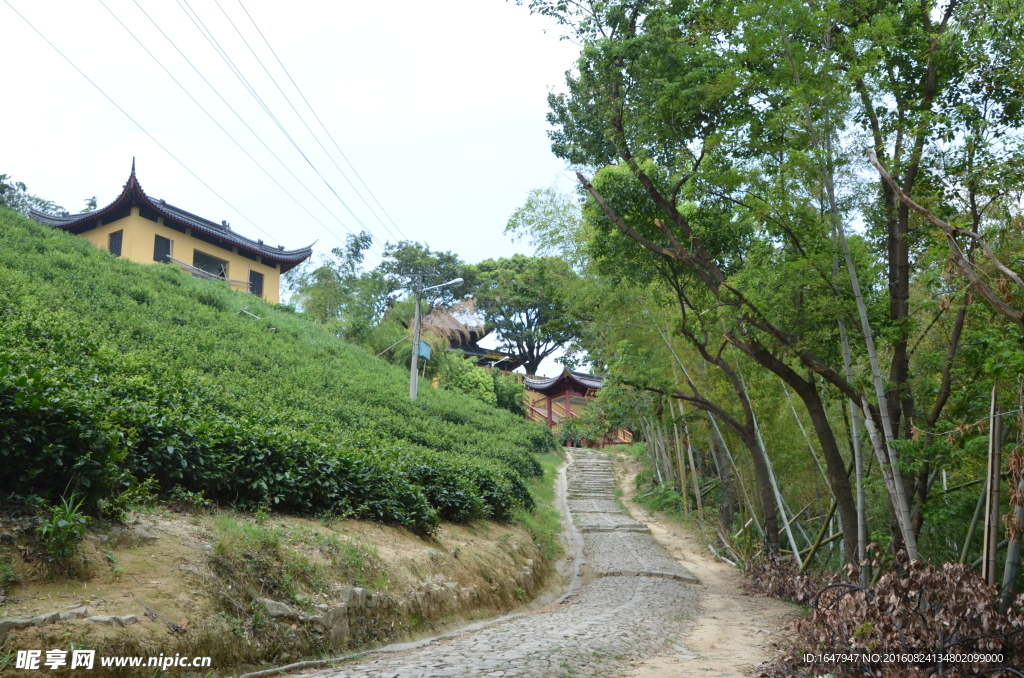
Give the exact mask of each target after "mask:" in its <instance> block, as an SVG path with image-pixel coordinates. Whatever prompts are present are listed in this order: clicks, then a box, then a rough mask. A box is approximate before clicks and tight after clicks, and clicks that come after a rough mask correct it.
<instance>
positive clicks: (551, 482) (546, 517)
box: [514, 451, 565, 563]
mask: <svg viewBox="0 0 1024 678" xmlns="http://www.w3.org/2000/svg"><path fill="white" fill-rule="evenodd" d="M537 460H538V461H539V462H540V465H541V468H542V469H543V470H544V471H543V474H542V475H541V476H540V477H539V478H533V479H531V481H530V483H529V487H530V492H531V494H533V496H534V499H535V502H536V504H535V506H534V509H533V511H525V510H519V511H517V512H516V513H515V515H514V519H515V521H516V522H517V523H518V524H519V525H521V526H522V527H523V528H524V529H526V531H527V532H529V533H530V536H531V537H533V541H534V542H535V543H536V544H537V547H538V548H539V549H540V552H541V554H542V555H543V556H544V558H545V560H547V561H548V562H549V563H553V562H555V561H556V560H558V559H559V558H561V557H562V556H563V555H565V547H564V546H563V545H562V538H561V535H562V514H561V513H560V512H559V510H558V509H557V508H555V480H556V478H557V477H558V467H559V466H561V464H562V461H563V460H564V457H563V456H562V454H561V452H560V451H559V452H548V453H546V454H542V455H538V456H537Z"/></svg>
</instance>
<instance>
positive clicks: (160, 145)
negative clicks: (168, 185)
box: [3, 0, 280, 244]
mask: <svg viewBox="0 0 1024 678" xmlns="http://www.w3.org/2000/svg"><path fill="white" fill-rule="evenodd" d="M3 2H4V4H6V5H7V6H8V7H10V8H11V11H12V12H14V13H15V14H17V15H18V17H19V18H20V19H21V20H22V21H24V22H25V23H26V24H27V25H28V27H29V28H31V29H32V30H33V31H35V32H36V34H37V35H38V36H39V37H40V38H42V39H43V41H44V42H45V43H46V44H47V45H49V46H50V47H52V48H53V50H54V51H55V52H57V54H59V55H60V56H61V58H62V59H64V61H66V62H68V64H69V65H70V66H71V67H72V68H74V69H75V70H76V71H78V74H79V75H81V76H82V77H83V78H85V79H86V80H87V81H88V83H89V84H90V85H92V86H93V87H94V88H95V89H96V91H97V92H99V93H100V94H102V95H103V97H104V98H105V99H106V100H107V101H109V102H110V103H111V104H113V105H114V107H115V108H116V109H117V110H119V111H121V113H123V114H124V116H125V117H126V118H128V119H129V120H131V121H132V124H134V125H135V126H136V127H138V128H139V130H140V131H141V132H142V133H143V134H145V135H146V136H147V137H149V139H150V140H151V141H152V142H153V143H154V144H156V145H157V146H159V147H160V149H161V150H162V151H163V152H164V153H166V154H167V155H169V156H170V157H171V159H172V160H174V161H175V162H176V163H178V164H179V165H181V167H182V169H184V170H185V171H186V172H188V173H189V174H191V175H192V177H193V178H194V179H195V180H196V181H198V182H199V183H201V184H202V185H203V186H205V187H206V188H207V189H208V190H209V191H210V192H211V193H213V194H214V195H215V196H217V197H218V198H220V200H221V201H222V202H223V203H224V204H225V205H227V206H228V207H230V208H231V209H232V210H234V211H235V212H237V213H238V215H239V216H241V217H242V218H243V219H245V220H246V221H248V222H249V223H250V224H252V225H253V226H254V227H255V228H256V229H257V230H259V232H260V233H262V234H263V235H265V236H267V237H268V238H270V239H271V240H273V241H274V242H279V241H278V240H277V238H275V237H274V236H272V235H270V234H269V233H267V232H266V231H265V230H264V229H263V228H262V227H260V225H259V224H257V223H256V222H255V221H253V220H252V219H250V218H249V217H248V216H246V215H245V213H244V212H242V210H240V209H238V208H237V207H235V206H234V205H233V204H231V202H230V201H229V200H228V199H227V198H225V197H224V196H222V195H221V194H220V193H218V192H217V191H216V190H214V188H213V187H212V186H210V184H208V183H206V182H205V181H203V179H202V178H201V177H200V176H199V175H198V174H196V173H195V172H194V171H192V169H191V168H190V167H189V166H188V165H186V164H185V163H184V162H182V161H181V159H180V158H178V156H176V155H174V153H172V152H171V151H170V150H168V148H167V147H166V146H164V145H163V144H161V143H160V142H159V141H158V140H157V138H156V137H154V136H153V135H152V134H150V133H149V130H147V129H146V128H145V127H143V126H142V125H141V124H140V123H139V121H138V120H136V119H135V118H133V117H132V116H131V114H129V113H128V111H126V110H125V109H123V108H122V107H121V105H120V104H118V103H117V102H116V101H114V99H113V98H112V97H111V96H110V95H109V94H107V93H106V92H105V91H104V90H103V88H102V87H100V86H99V85H97V84H96V82H95V81H93V79H92V78H90V77H89V76H88V75H86V74H85V71H83V70H82V69H81V68H79V67H78V66H77V65H76V64H75V62H74V61H72V60H71V58H70V57H68V56H67V55H66V54H64V52H62V51H60V48H58V47H57V46H56V45H55V44H53V43H52V42H51V41H50V39H49V38H47V37H46V36H45V35H44V34H43V32H42V31H40V30H39V29H38V28H36V27H35V25H34V24H33V23H32V22H31V21H29V20H28V19H27V18H26V17H25V15H24V14H22V13H21V12H19V11H18V10H17V8H16V7H15V6H14V5H12V4H11V2H10V0H3ZM279 244H280V243H279Z"/></svg>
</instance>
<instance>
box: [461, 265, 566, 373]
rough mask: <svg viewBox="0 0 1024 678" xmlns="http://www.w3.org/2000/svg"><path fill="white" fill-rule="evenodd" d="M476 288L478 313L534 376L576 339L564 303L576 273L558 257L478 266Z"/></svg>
mask: <svg viewBox="0 0 1024 678" xmlns="http://www.w3.org/2000/svg"><path fill="white" fill-rule="evenodd" d="M475 268H476V272H477V283H476V285H475V286H474V288H473V293H474V295H475V297H476V304H477V309H479V310H480V311H481V312H482V313H483V315H484V319H485V321H486V323H487V327H488V329H493V330H494V332H495V334H496V335H497V337H498V339H499V341H501V348H502V349H503V350H505V351H508V352H510V353H512V354H514V355H515V356H517V357H518V358H519V359H520V360H522V362H523V366H524V367H525V368H526V372H527V374H536V373H537V370H538V369H540V364H541V362H542V361H543V360H544V359H545V358H547V357H548V356H550V355H552V354H553V353H555V351H557V350H559V349H560V348H562V347H563V346H564V345H565V344H567V343H568V342H569V341H570V340H571V339H572V338H573V337H574V336H575V334H576V331H577V330H576V323H575V322H574V321H573V319H572V318H571V317H570V316H569V315H568V314H567V312H566V308H565V305H564V303H563V299H564V290H565V289H566V288H567V287H568V286H569V285H571V284H572V282H573V280H574V278H575V277H576V273H575V272H574V271H573V270H572V269H571V268H570V267H569V265H568V264H567V263H566V262H565V261H564V260H563V259H560V258H558V257H527V256H524V255H522V254H517V255H515V256H512V257H509V258H505V259H487V260H486V261H482V262H480V263H479V264H477V265H476V267H475Z"/></svg>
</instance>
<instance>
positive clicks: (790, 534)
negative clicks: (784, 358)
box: [736, 365, 803, 566]
mask: <svg viewBox="0 0 1024 678" xmlns="http://www.w3.org/2000/svg"><path fill="white" fill-rule="evenodd" d="M736 371H737V372H739V365H737V366H736ZM739 374H740V383H741V384H742V385H743V390H744V391H747V384H746V381H745V380H744V379H743V373H742V372H739ZM749 393H750V392H749V391H747V398H748V399H749V398H750V395H749ZM751 412H753V407H751ZM754 434H755V435H756V436H757V444H758V445H759V446H760V447H761V454H762V455H764V461H765V465H767V467H768V480H769V481H770V482H771V485H772V492H773V493H774V494H775V503H776V504H777V505H778V507H779V513H781V514H782V520H783V522H784V523H785V526H786V537H787V538H788V539H789V543H790V545H791V546H792V547H793V554H794V556H795V557H796V562H797V565H799V566H802V565H803V563H802V562H801V561H800V553H799V551H800V547H799V546H797V544H796V537H794V536H793V529H792V528H791V527H790V526H789V522H787V521H786V505H785V502H784V501H782V493H781V492H779V484H778V482H776V480H775V472H774V471H773V470H772V462H771V459H769V458H768V450H767V449H766V448H765V445H764V439H763V438H762V437H761V427H760V426H758V424H757V416H754Z"/></svg>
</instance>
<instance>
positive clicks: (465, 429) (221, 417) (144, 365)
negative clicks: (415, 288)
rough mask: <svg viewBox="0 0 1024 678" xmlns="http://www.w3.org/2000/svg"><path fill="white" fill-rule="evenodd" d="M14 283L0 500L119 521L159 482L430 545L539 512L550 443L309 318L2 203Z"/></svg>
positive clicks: (5, 276) (0, 305) (7, 303)
mask: <svg viewBox="0 0 1024 678" xmlns="http://www.w3.org/2000/svg"><path fill="white" fill-rule="evenodd" d="M0 289H3V291H4V292H3V294H2V295H0V464H2V466H3V469H4V473H2V474H0V492H3V493H4V494H6V495H11V494H12V493H13V495H14V496H15V498H17V497H22V498H28V497H32V496H33V495H34V496H38V497H41V498H43V499H45V500H48V501H51V502H53V501H56V500H57V499H58V498H59V497H61V496H68V495H70V494H77V495H79V496H81V497H83V498H84V499H85V500H86V504H87V505H88V506H92V507H95V508H98V509H103V510H106V511H107V512H109V513H115V514H116V513H117V511H118V510H119V506H120V505H121V504H123V503H124V502H125V501H126V499H125V497H124V493H125V492H126V491H129V489H130V488H131V487H133V486H134V485H135V484H136V483H137V482H138V481H140V480H143V479H146V478H148V477H150V476H152V477H154V478H155V479H156V481H157V482H158V483H159V487H160V491H161V492H162V493H164V494H169V493H176V494H177V495H178V496H182V492H193V493H199V492H202V493H204V496H205V498H206V499H212V500H214V501H217V502H220V503H227V504H232V505H235V506H240V507H247V508H255V507H260V506H264V507H269V508H271V509H276V510H281V511H288V512H293V513H298V514H312V515H332V516H342V517H355V518H364V519H370V520H376V521H380V522H388V523H396V524H400V525H403V526H405V527H408V528H410V529H412V530H414V531H417V532H420V533H427V532H430V531H431V530H433V529H434V527H435V526H436V525H437V524H438V522H439V520H442V519H444V520H451V521H465V520H468V519H472V518H476V517H491V518H495V519H505V518H507V517H509V516H510V515H511V513H512V512H513V511H515V510H516V509H519V508H530V507H531V506H532V499H531V497H530V494H529V492H528V491H527V486H526V483H525V481H526V480H527V479H528V478H530V477H533V476H537V475H539V473H540V466H539V465H538V463H537V461H536V459H535V458H534V456H533V455H534V453H538V452H543V451H546V450H549V449H552V448H553V447H554V441H553V439H552V437H551V436H550V434H549V433H548V432H547V430H546V429H545V428H543V427H542V426H539V425H536V424H532V423H528V422H526V421H524V420H522V419H521V418H518V417H516V416H514V415H512V414H511V413H508V412H505V411H502V410H498V409H495V408H493V407H490V406H488V405H486V404H484V403H481V402H479V401H478V400H475V399H473V398H470V397H468V396H464V395H462V394H458V393H454V392H451V391H435V390H433V389H430V388H426V389H423V391H422V392H421V394H420V399H419V400H418V401H417V402H410V401H409V399H408V392H407V389H408V373H407V371H403V370H401V369H400V368H396V367H393V366H390V365H387V364H386V363H384V362H383V361H381V360H378V359H376V358H374V356H373V355H372V354H371V353H369V352H368V351H366V350H365V349H362V348H359V347H355V346H352V345H348V344H346V343H344V342H342V341H341V340H339V339H337V338H336V337H335V336H333V335H332V334H330V333H329V332H327V331H325V330H324V329H323V328H322V327H320V326H318V325H316V324H314V323H312V322H309V321H308V320H306V319H304V318H303V317H301V316H297V315H295V314H292V313H289V312H288V311H286V310H281V309H279V308H276V307H273V306H271V305H268V304H266V303H265V302H263V301H262V300H259V299H257V298H255V297H253V296H250V295H247V294H242V293H238V292H233V291H231V290H229V289H228V288H227V286H225V285H223V284H221V283H219V282H217V281H207V280H197V279H193V278H191V277H189V276H187V275H186V274H184V273H182V272H181V271H180V270H178V269H176V268H174V267H172V266H165V265H149V266H146V265H140V264H136V263H132V262H130V261H126V260H122V259H118V258H115V257H113V256H111V255H110V254H108V253H106V252H103V251H100V250H98V249H96V248H95V247H93V246H92V245H90V244H89V243H87V242H85V241H84V240H81V239H79V238H77V237H75V236H72V235H68V234H65V233H63V232H59V231H55V230H53V229H50V228H47V227H43V226H40V225H38V224H35V223H34V222H30V221H28V220H26V219H25V218H23V217H22V216H20V215H19V214H16V213H14V212H11V211H7V210H3V209H0ZM242 311H247V312H242ZM250 314H251V315H250ZM254 316H255V317H254Z"/></svg>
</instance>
